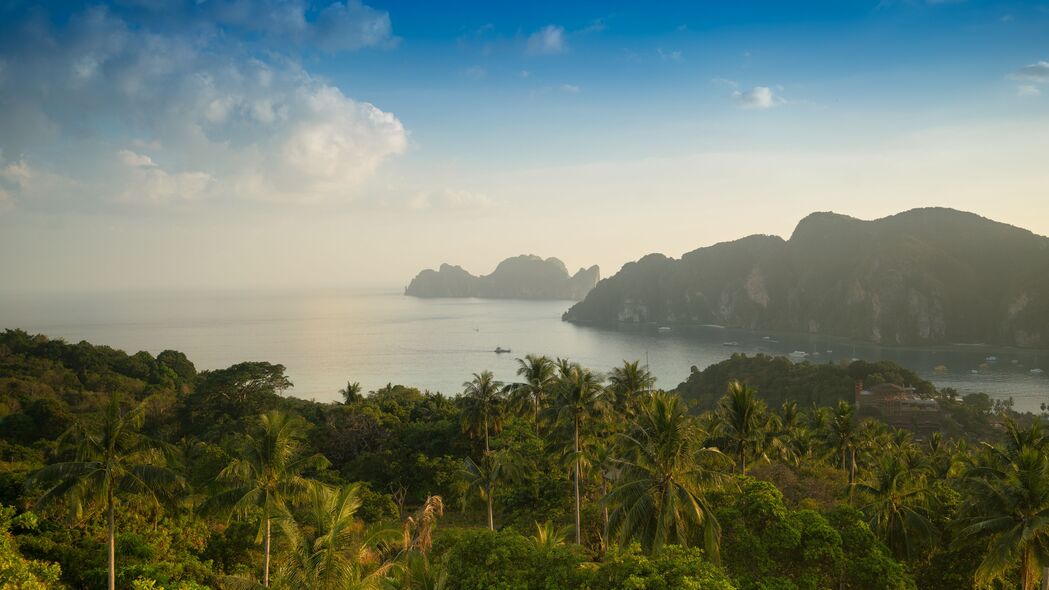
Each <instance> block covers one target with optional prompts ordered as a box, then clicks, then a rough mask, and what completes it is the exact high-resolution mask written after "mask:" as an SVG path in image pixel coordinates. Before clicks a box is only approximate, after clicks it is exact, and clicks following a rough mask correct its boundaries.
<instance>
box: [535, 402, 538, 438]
mask: <svg viewBox="0 0 1049 590" xmlns="http://www.w3.org/2000/svg"><path fill="white" fill-rule="evenodd" d="M535 437H536V438H539V396H538V395H536V396H535Z"/></svg>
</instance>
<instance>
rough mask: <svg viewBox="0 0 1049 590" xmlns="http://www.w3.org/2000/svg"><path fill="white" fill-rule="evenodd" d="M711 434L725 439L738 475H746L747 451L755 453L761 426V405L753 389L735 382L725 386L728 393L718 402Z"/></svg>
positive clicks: (762, 409)
mask: <svg viewBox="0 0 1049 590" xmlns="http://www.w3.org/2000/svg"><path fill="white" fill-rule="evenodd" d="M714 416H715V422H714V424H715V427H714V428H715V431H716V432H717V434H720V435H721V436H724V437H726V438H728V439H729V442H730V445H731V447H732V448H733V449H734V450H735V452H736V460H737V468H738V469H739V472H740V474H744V475H745V474H746V473H747V448H748V447H751V448H754V449H755V450H757V447H758V439H759V437H760V436H761V429H762V427H763V426H764V424H765V420H766V418H765V403H764V402H762V401H761V400H759V399H758V398H757V394H756V392H755V391H754V389H752V388H750V387H747V386H746V385H744V384H742V383H740V382H739V381H731V382H729V384H728V392H727V393H726V394H725V396H724V397H722V398H721V400H720V401H719V402H718V407H717V410H715V413H714Z"/></svg>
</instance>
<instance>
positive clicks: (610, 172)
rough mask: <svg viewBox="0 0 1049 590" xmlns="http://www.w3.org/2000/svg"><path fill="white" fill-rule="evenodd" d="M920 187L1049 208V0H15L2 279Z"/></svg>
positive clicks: (205, 267)
mask: <svg viewBox="0 0 1049 590" xmlns="http://www.w3.org/2000/svg"><path fill="white" fill-rule="evenodd" d="M922 206H945V207H953V208H956V209H962V210H967V211H973V212H975V213H978V214H980V215H984V216H987V217H990V218H992V219H996V220H999V221H1003V222H1006V223H1011V224H1014V225H1018V226H1021V227H1025V228H1027V229H1030V230H1032V231H1034V232H1036V233H1039V234H1042V235H1047V234H1049V1H1047V2H1041V3H1037V2H1036V3H1028V2H977V1H975V0H958V1H946V0H938V1H919V0H898V1H893V0H880V1H879V0H874V1H867V2H847V1H831V2H813V3H788V2H782V1H770V2H743V1H740V2H724V3H721V2H692V3H677V2H675V3H666V4H662V3H652V2H644V3H642V2H585V1H581V2H542V1H537V2H523V3H509V2H490V1H487V2H448V3H437V2H409V1H389V2H382V1H377V0H376V1H371V0H369V1H367V2H362V1H359V0H346V1H335V2H332V1H331V0H324V1H322V2H316V3H312V2H307V1H306V0H290V1H285V2H282V1H277V0H257V1H247V0H125V1H123V2H116V3H109V4H107V3H78V2H52V3H34V2H23V1H20V0H14V1H11V0H0V277H2V278H0V289H10V290H26V291H77V290H91V291H105V290H179V289H185V290H199V289H241V288H251V289H255V288H264V289H271V288H274V289H289V288H290V289H296V288H314V287H355V286H383V287H391V288H399V287H401V286H403V285H405V284H407V283H408V282H409V280H410V279H411V277H412V276H414V274H415V273H416V272H417V271H418V270H420V269H422V268H434V267H437V266H438V265H439V264H441V263H442V262H449V263H453V264H460V265H462V266H463V267H465V268H466V269H468V270H471V271H473V272H475V273H487V272H490V271H491V270H492V269H493V268H494V266H495V265H496V264H497V263H498V262H499V261H500V260H502V259H504V258H506V257H509V256H514V255H517V254H522V253H534V254H538V255H540V256H544V257H548V256H557V257H558V258H561V259H562V260H563V261H564V262H565V263H566V264H567V265H568V267H569V268H570V269H573V270H574V269H575V268H578V267H581V266H589V265H591V264H599V265H600V266H601V269H602V274H603V275H605V276H608V275H610V274H613V273H614V272H615V271H616V270H618V269H619V268H620V267H621V266H622V265H623V264H624V263H626V262H628V261H631V260H636V259H638V258H640V257H641V256H643V255H645V254H647V253H651V252H662V253H664V254H666V255H669V256H674V257H677V256H680V255H681V254H682V253H684V252H687V251H690V250H693V249H695V248H697V247H701V246H705V245H710V244H713V243H716V242H720V241H725V240H731V239H735V238H738V237H742V236H744V235H749V234H755V233H764V234H776V235H781V236H784V237H789V235H790V233H791V231H792V230H793V228H794V226H795V225H796V224H797V222H798V221H799V220H800V219H801V218H803V217H804V216H805V215H807V214H808V213H811V212H813V211H836V212H839V213H844V214H848V215H853V216H856V217H860V218H865V219H872V218H877V217H882V216H885V215H890V214H893V213H896V212H899V211H903V210H906V209H910V208H914V207H922Z"/></svg>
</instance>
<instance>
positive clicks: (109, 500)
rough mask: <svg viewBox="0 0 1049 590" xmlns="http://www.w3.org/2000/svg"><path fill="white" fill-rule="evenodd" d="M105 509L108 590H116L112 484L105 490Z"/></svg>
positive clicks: (115, 541) (115, 543) (115, 548)
mask: <svg viewBox="0 0 1049 590" xmlns="http://www.w3.org/2000/svg"><path fill="white" fill-rule="evenodd" d="M106 510H107V512H108V513H109V514H108V518H109V531H108V533H109V534H108V535H107V536H108V542H109V547H108V549H109V590H116V587H117V535H116V524H115V523H114V521H113V518H114V515H113V484H112V482H111V483H110V484H109V489H108V490H106Z"/></svg>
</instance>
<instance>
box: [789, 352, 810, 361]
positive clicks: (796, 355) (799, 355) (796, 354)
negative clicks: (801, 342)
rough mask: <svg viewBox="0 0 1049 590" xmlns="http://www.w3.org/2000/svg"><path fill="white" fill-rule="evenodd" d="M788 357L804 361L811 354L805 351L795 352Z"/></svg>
mask: <svg viewBox="0 0 1049 590" xmlns="http://www.w3.org/2000/svg"><path fill="white" fill-rule="evenodd" d="M788 356H790V357H793V358H797V359H803V358H805V357H807V356H809V353H807V352H805V351H804V350H795V351H794V352H792V353H790V354H789V355H788Z"/></svg>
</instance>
